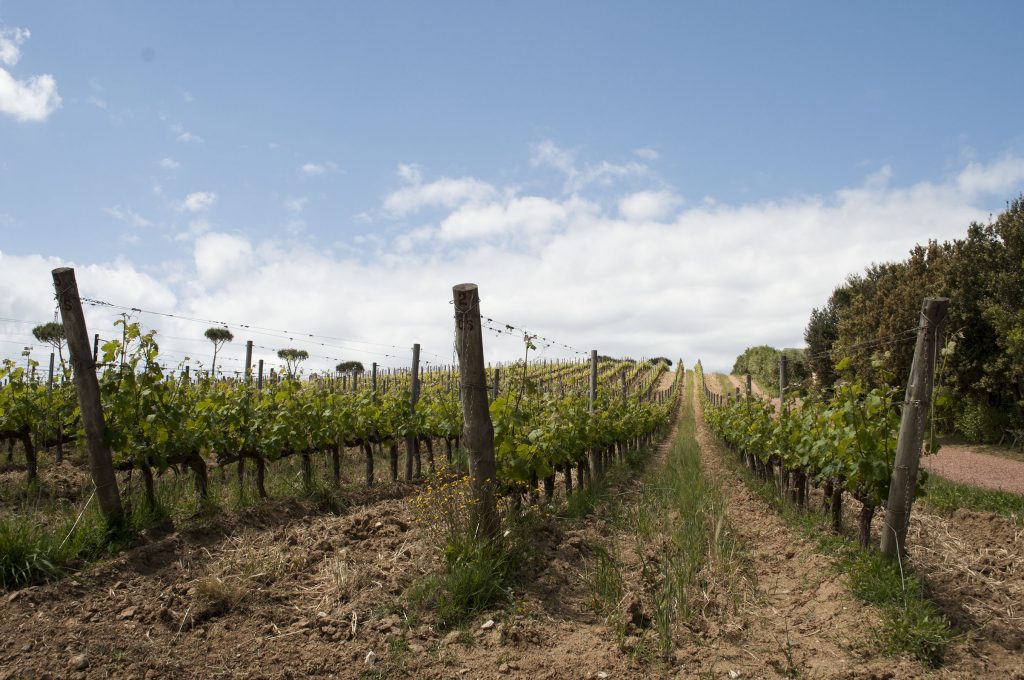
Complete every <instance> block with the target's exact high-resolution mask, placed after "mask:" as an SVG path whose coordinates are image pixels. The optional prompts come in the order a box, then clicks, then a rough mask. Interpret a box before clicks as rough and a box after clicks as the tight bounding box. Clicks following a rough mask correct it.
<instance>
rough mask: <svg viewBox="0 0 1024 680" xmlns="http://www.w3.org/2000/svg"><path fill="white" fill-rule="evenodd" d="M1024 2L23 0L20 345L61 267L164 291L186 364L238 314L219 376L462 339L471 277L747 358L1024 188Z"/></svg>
mask: <svg viewBox="0 0 1024 680" xmlns="http://www.w3.org/2000/svg"><path fill="white" fill-rule="evenodd" d="M1022 21H1024V4H1022V3H1019V2H995V1H992V2H984V3H944V2H931V1H930V2H901V3H891V2H877V3H819V2H807V3H804V2H785V3H762V2H730V3H723V2H706V3H683V2H664V3H659V2H645V3H628V2H617V3H609V2H592V1H587V2H560V3H548V2H516V3H480V2H438V3H415V2H380V3H377V2H374V3H370V2H365V3H354V2H352V3H335V2H309V3H302V4H301V5H296V4H293V3H284V2H274V3H271V2H258V3H257V2H241V1H234V2H229V1H225V2H217V3H207V2H198V1H195V2H191V1H190V2H174V3H125V2H98V1H89V0H83V1H80V2H41V1H39V0H0V356H12V357H17V356H18V355H19V353H20V352H21V350H22V347H24V346H26V345H32V344H34V343H33V341H32V338H31V335H30V334H29V330H30V329H31V326H32V324H34V323H38V322H42V321H47V320H50V319H52V318H53V312H54V303H53V295H52V289H51V279H50V273H49V272H50V270H51V269H52V268H53V267H55V266H60V265H68V264H70V265H73V266H75V267H76V270H77V273H78V280H79V285H80V288H81V291H82V294H83V295H84V296H86V297H88V298H92V299H98V300H104V301H107V302H110V303H113V304H114V305H121V306H124V307H129V308H131V307H135V308H139V309H142V310H146V312H147V313H142V314H136V316H137V318H138V319H139V320H140V321H141V322H142V323H143V324H144V325H146V326H149V327H154V328H158V329H159V330H160V337H161V345H162V347H163V348H164V349H165V350H166V353H167V358H168V360H169V361H172V362H178V361H180V360H182V359H183V358H184V357H185V356H190V357H193V358H194V359H198V360H201V361H203V362H205V363H207V364H208V359H207V355H208V354H209V352H208V348H209V343H208V342H207V341H205V340H204V339H202V337H201V336H202V332H203V330H204V329H205V328H206V327H207V326H209V325H210V324H209V321H210V320H216V321H224V322H228V323H230V324H232V326H231V327H232V329H233V330H234V332H235V336H236V341H235V342H234V343H233V344H232V345H231V346H230V347H229V348H228V349H227V350H225V353H224V356H225V363H224V368H225V370H234V369H237V368H238V367H239V366H240V358H241V356H242V354H243V341H244V340H246V339H252V340H253V341H254V342H255V343H256V345H257V353H256V354H257V357H264V358H267V359H268V360H270V358H271V357H272V356H273V352H274V350H276V349H278V348H281V347H286V346H294V347H301V348H305V349H307V350H308V351H309V352H310V353H311V354H312V355H313V358H312V359H311V360H310V365H311V367H327V366H331V365H333V364H334V363H336V361H337V360H340V359H356V360H360V361H363V362H364V363H367V364H368V363H369V362H371V361H377V362H378V363H381V364H383V365H385V366H399V365H405V364H406V363H407V362H408V357H409V354H410V351H409V347H410V346H411V345H412V343H414V342H419V343H421V344H422V346H423V352H424V359H425V360H427V361H430V362H432V363H436V364H440V363H446V362H449V361H451V360H452V325H453V322H452V313H451V306H450V304H449V300H450V297H451V287H452V285H453V284H456V283H460V282H464V281H472V282H476V283H478V284H479V285H480V288H481V297H482V299H483V305H482V308H483V312H484V314H485V316H488V317H491V318H493V319H494V320H495V322H494V323H495V324H499V323H500V324H502V325H503V324H505V323H509V324H512V325H514V326H516V327H519V328H525V329H529V330H532V331H534V332H537V333H539V334H540V335H541V336H542V337H543V338H545V341H543V342H540V343H538V344H539V350H540V351H539V356H545V357H551V358H555V357H564V356H573V351H577V350H578V351H587V350H590V349H592V348H594V349H598V350H599V351H601V352H602V353H607V354H613V355H630V356H635V357H640V356H653V355H666V356H669V357H672V358H677V357H683V358H684V359H685V360H686V361H687V363H692V361H694V360H695V359H697V358H702V359H703V360H704V363H705V364H706V365H710V366H713V367H716V368H728V367H729V366H730V365H731V362H732V360H733V358H734V357H735V356H736V354H738V353H739V352H740V351H742V350H743V348H744V347H746V346H748V345H753V344H761V343H768V344H772V345H776V346H799V345H801V344H802V334H803V327H804V325H805V323H806V320H807V316H808V314H809V312H810V310H811V308H812V307H814V306H820V305H821V304H822V303H823V301H824V300H825V299H826V298H827V296H828V294H829V292H830V291H831V289H832V288H833V287H834V286H835V285H836V284H838V283H840V282H841V281H842V280H843V278H844V277H845V276H846V275H848V274H850V273H853V272H856V271H859V270H861V269H862V268H863V267H864V266H865V265H867V264H869V263H871V262H877V261H884V260H891V259H897V258H901V257H902V256H903V255H905V253H906V252H907V251H908V250H909V249H910V248H911V247H912V246H913V245H914V244H915V243H917V242H922V241H925V240H927V239H928V238H939V239H947V238H953V237H956V236H959V235H962V234H963V233H964V232H965V230H966V227H967V225H968V224H969V223H970V222H971V221H972V220H979V221H984V220H987V219H988V218H989V216H990V215H991V214H993V213H996V212H998V211H999V210H1000V209H1002V208H1003V207H1004V206H1005V204H1006V201H1007V200H1008V199H1009V198H1011V197H1014V196H1016V195H1017V194H1018V193H1020V192H1021V191H1022V190H1024V88H1022V87H1021V85H1022V83H1021V80H1022V78H1024V76H1022V71H1021V69H1020V65H1021V56H1022V52H1021V48H1020V42H1019V36H1018V34H1017V31H1018V27H1019V26H1020V25H1021V22H1022ZM119 311H120V310H119V309H116V308H110V307H92V308H90V309H89V310H88V315H89V316H88V318H89V321H90V325H91V330H95V331H96V332H99V333H100V334H101V335H104V336H107V337H109V336H110V335H111V334H112V330H111V329H112V327H111V325H110V324H111V320H112V319H113V318H115V316H116V313H117V312H119ZM150 311H154V312H166V313H173V314H176V315H179V316H185V317H189V318H193V319H199V321H189V320H184V319H180V318H175V319H172V318H168V317H164V316H159V315H155V314H150V313H148V312H150ZM244 326H248V328H245V327H244ZM281 331H286V332H281ZM556 343H557V344H556ZM570 348H571V349H570ZM485 350H486V352H487V356H488V358H489V359H493V360H506V359H510V358H514V357H515V356H517V355H519V354H520V353H521V351H522V341H521V340H520V339H518V338H517V337H512V336H511V335H510V336H500V337H499V336H497V335H495V334H493V333H489V334H488V335H487V336H485ZM35 351H36V352H37V356H38V357H39V358H40V359H41V358H42V357H43V356H44V354H45V353H46V352H45V351H44V349H43V348H42V347H37V348H36V350H35Z"/></svg>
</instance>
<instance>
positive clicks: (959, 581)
mask: <svg viewBox="0 0 1024 680" xmlns="http://www.w3.org/2000/svg"><path fill="white" fill-rule="evenodd" d="M698 408H699V405H698ZM700 429H701V430H703V427H701V428H700ZM701 436H702V437H703V439H702V447H706V448H705V451H707V450H711V451H715V450H717V451H721V447H720V445H719V444H718V443H717V441H716V440H715V439H714V438H713V437H711V436H710V435H709V434H708V433H707V432H706V431H705V432H702V435H701ZM940 453H941V451H940ZM725 455H730V454H728V453H726V454H725ZM987 458H992V459H994V460H1002V459H998V458H995V457H994V456H987ZM706 461H707V462H706V464H707V465H708V469H709V470H715V471H716V472H715V474H723V475H726V476H731V475H732V474H733V473H732V472H730V471H729V470H728V469H723V468H722V467H721V465H720V463H721V457H720V456H714V455H712V456H709V457H707V458H706ZM1006 462H1013V461H1006ZM808 503H809V504H811V505H812V506H816V507H821V504H822V498H821V491H820V490H818V489H812V490H811V493H810V499H809V501H808ZM730 505H731V509H733V510H734V512H736V513H737V514H736V519H735V521H737V522H739V523H740V524H738V526H740V527H741V531H742V527H743V526H744V525H746V526H752V527H758V526H760V527H762V528H765V527H767V529H766V530H765V531H764V534H765V538H761V536H760V535H758V532H757V531H755V530H748V532H747V535H748V537H749V539H750V541H751V546H752V550H753V551H754V554H755V555H756V564H758V565H761V564H771V563H772V561H773V560H775V561H776V562H778V554H777V553H778V551H781V550H783V549H784V548H782V547H781V546H779V545H778V544H774V545H773V537H776V536H779V535H781V536H785V535H791V532H788V531H787V530H786V527H785V526H784V524H783V523H782V520H781V519H780V518H778V516H777V515H775V513H774V511H773V510H771V509H770V508H768V507H767V506H765V505H764V504H763V503H761V502H760V501H759V500H758V499H756V498H751V496H750V494H749V493H748V492H747V491H746V488H745V487H744V486H743V485H738V486H737V487H736V488H735V493H734V494H733V496H732V498H731V499H730ZM751 508H753V511H751ZM858 510H859V506H858V504H857V503H856V502H855V501H850V502H848V503H846V504H845V506H844V511H845V512H844V515H845V523H846V526H848V527H853V526H856V522H857V512H858ZM764 512H767V513H769V516H767V517H764V518H763V519H758V515H759V514H761V513H764ZM882 519H883V518H882V513H881V512H879V513H876V516H875V520H874V523H873V525H872V529H873V538H872V542H873V543H874V544H875V545H877V544H878V540H879V531H880V530H881V526H882ZM780 524H781V525H782V526H781V528H780V526H779V525H780ZM797 540H798V542H799V539H797ZM762 543H764V544H763V545H762ZM907 546H908V553H909V560H910V564H911V566H912V567H913V568H914V570H915V571H916V572H917V573H918V574H919V575H921V576H922V577H924V578H925V579H926V581H927V585H928V592H929V597H930V598H931V599H932V600H933V601H935V602H936V603H937V604H938V605H939V606H940V608H941V609H942V611H943V612H944V613H945V614H946V615H947V616H948V617H949V618H950V619H951V621H952V622H953V624H954V625H955V626H956V628H957V629H958V631H959V632H961V635H960V636H959V637H958V638H957V639H956V640H955V641H954V642H953V643H952V644H951V645H950V647H949V648H948V649H947V652H946V660H945V663H944V665H943V667H942V668H940V669H938V670H936V671H931V672H928V671H926V670H925V669H923V668H921V667H920V666H919V664H917V663H916V662H911V661H907V660H904V661H901V662H899V667H898V668H897V669H896V670H895V677H918V676H929V675H934V676H937V677H952V678H981V677H999V678H1024V653H1022V650H1024V610H1022V605H1021V603H1022V602H1024V527H1021V526H1020V525H1019V524H1017V523H1016V522H1014V521H1013V520H1012V519H1010V518H1006V517H1000V516H997V515H994V514H991V513H981V512H972V511H968V510H957V511H956V512H955V513H954V514H953V515H952V516H950V517H941V516H938V515H934V514H930V513H928V512H925V511H923V510H922V508H921V507H920V506H917V505H915V507H914V512H913V514H912V516H911V523H910V530H909V531H908V536H907ZM787 554H788V553H787ZM795 559H797V560H801V561H802V560H806V559H812V560H815V561H816V562H818V563H822V562H823V563H824V564H825V565H827V564H828V560H827V559H826V558H824V557H823V556H821V555H817V554H816V553H815V552H814V551H813V549H812V550H811V552H810V557H808V554H807V553H804V554H803V555H802V556H800V557H797V558H795ZM788 566H789V565H786V564H785V563H784V567H788ZM790 568H791V567H790ZM797 569H799V566H798V565H797ZM761 571H762V570H761V569H759V572H761ZM823 571H825V572H828V571H829V570H828V568H827V566H826V568H825V569H824V570H823ZM791 578H792V575H791ZM833 578H834V583H833V585H834V586H839V587H841V590H840V591H839V592H840V594H841V596H842V597H844V598H848V597H849V595H848V593H849V589H848V587H847V586H846V585H845V583H844V579H843V578H841V577H838V576H835V577H833ZM823 592H827V591H823ZM844 606H848V605H845V604H844ZM852 606H853V607H855V608H857V611H860V612H862V614H863V616H865V617H866V618H865V619H864V620H865V622H877V620H878V619H877V615H875V614H874V612H873V610H872V608H870V607H868V606H866V605H863V604H861V603H859V602H854V603H853V604H852ZM869 644H871V643H870V642H869ZM874 644H876V645H877V641H876V642H875V643H874ZM893 663H896V662H895V661H894V662H893ZM810 675H811V676H812V677H818V673H817V672H815V673H811V674H810ZM822 675H824V673H823V674H822ZM877 677H884V675H883V676H877Z"/></svg>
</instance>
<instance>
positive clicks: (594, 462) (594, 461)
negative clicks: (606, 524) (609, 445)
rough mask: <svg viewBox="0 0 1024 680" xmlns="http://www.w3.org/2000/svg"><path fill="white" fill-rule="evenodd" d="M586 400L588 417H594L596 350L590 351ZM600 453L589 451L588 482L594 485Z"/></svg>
mask: <svg viewBox="0 0 1024 680" xmlns="http://www.w3.org/2000/svg"><path fill="white" fill-rule="evenodd" d="M588 397H589V399H588V400H587V404H588V408H589V410H590V417H591V418H593V417H594V409H595V402H596V401H597V350H596V349H592V350H590V392H589V394H588ZM601 473H602V470H601V451H600V450H599V449H597V448H592V449H591V450H590V481H591V483H596V482H597V478H598V477H600V476H601Z"/></svg>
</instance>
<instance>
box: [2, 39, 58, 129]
mask: <svg viewBox="0 0 1024 680" xmlns="http://www.w3.org/2000/svg"><path fill="white" fill-rule="evenodd" d="M31 35H32V34H31V33H30V32H29V30H28V29H24V28H4V29H0V63H2V64H5V65H7V66H15V65H17V63H18V62H19V61H20V60H21V45H22V43H24V42H25V41H26V40H28V39H29V37H31ZM60 104H61V98H60V94H58V93H57V81H56V80H55V79H54V77H53V76H52V75H50V74H45V75H39V76H29V77H28V78H27V79H25V80H19V79H17V78H15V77H14V76H13V75H11V73H10V72H9V71H7V69H4V68H0V113H5V114H7V115H8V116H11V117H12V118H14V119H15V120H17V121H20V122H40V121H44V120H46V119H47V118H49V117H50V114H51V113H53V112H54V111H56V110H57V108H58V107H60Z"/></svg>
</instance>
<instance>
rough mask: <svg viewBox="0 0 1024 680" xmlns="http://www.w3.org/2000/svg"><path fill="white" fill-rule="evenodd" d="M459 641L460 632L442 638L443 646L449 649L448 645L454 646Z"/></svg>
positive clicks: (454, 631)
mask: <svg viewBox="0 0 1024 680" xmlns="http://www.w3.org/2000/svg"><path fill="white" fill-rule="evenodd" d="M458 641H459V631H457V630H453V631H452V632H450V633H448V634H447V635H445V636H444V637H443V638H441V646H442V647H447V646H448V645H454V644H455V643H456V642H458Z"/></svg>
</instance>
